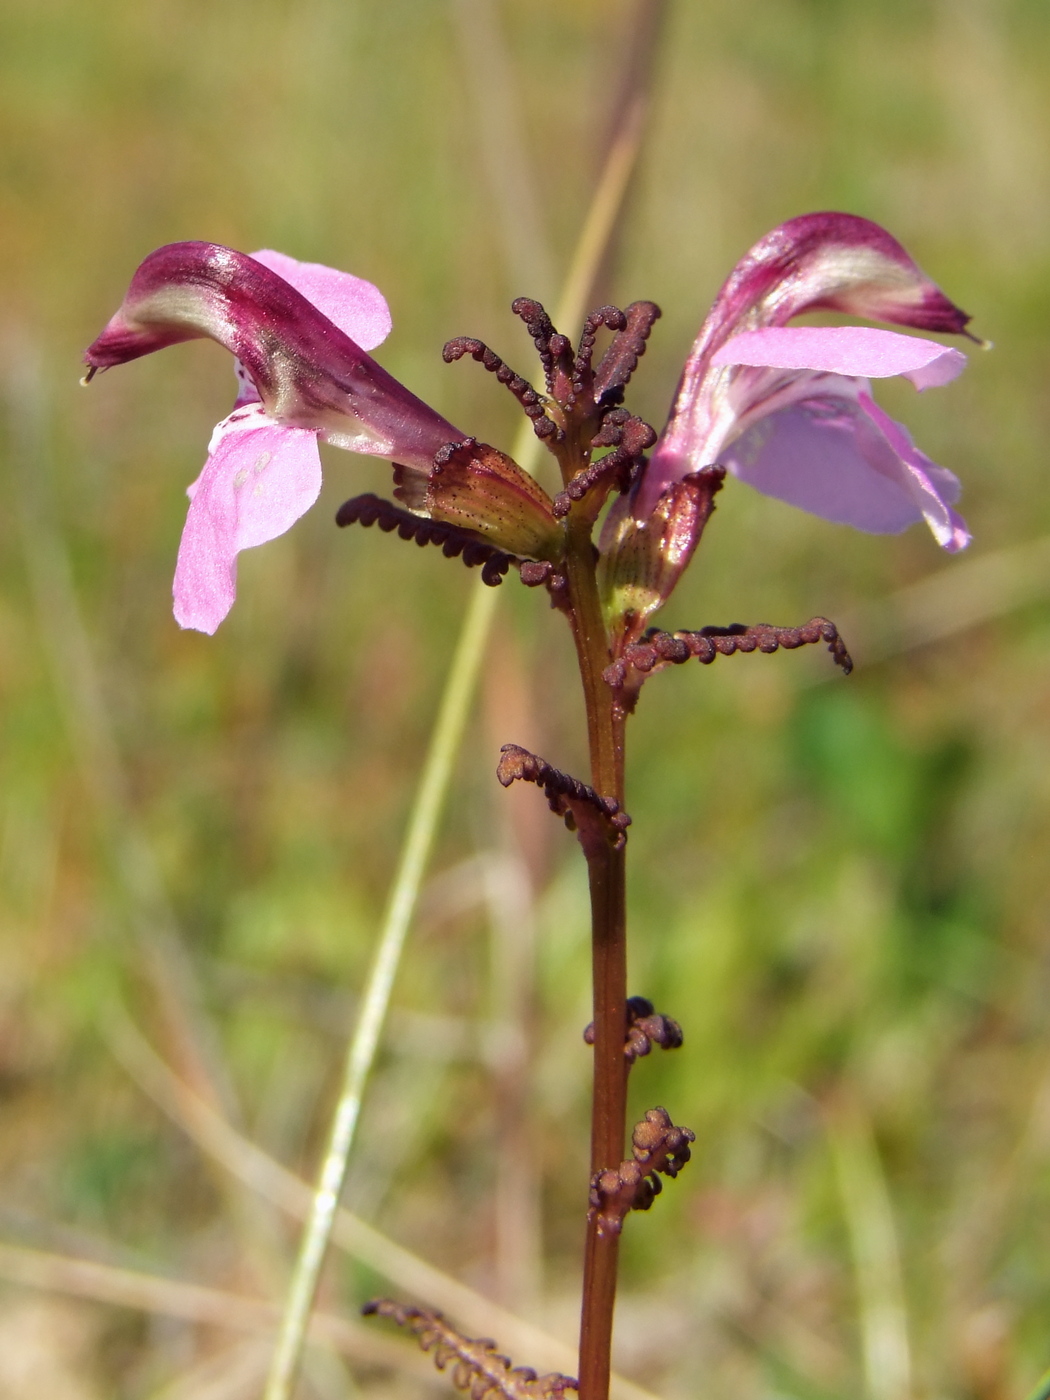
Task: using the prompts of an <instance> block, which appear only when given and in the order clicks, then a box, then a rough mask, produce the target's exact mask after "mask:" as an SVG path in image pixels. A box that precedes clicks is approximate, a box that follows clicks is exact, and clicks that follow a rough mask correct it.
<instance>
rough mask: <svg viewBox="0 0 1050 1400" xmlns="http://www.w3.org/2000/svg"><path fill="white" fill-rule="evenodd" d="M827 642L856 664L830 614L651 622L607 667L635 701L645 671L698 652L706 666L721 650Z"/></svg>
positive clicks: (845, 664) (611, 681)
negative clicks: (710, 623)
mask: <svg viewBox="0 0 1050 1400" xmlns="http://www.w3.org/2000/svg"><path fill="white" fill-rule="evenodd" d="M816 642H826V643H827V647H828V651H829V653H830V655H831V659H832V660H833V661H834V663H835V665H836V666H838V667H839V668H840V669H841V670H842V672H843V674H844V675H847V676H848V675H849V674H850V672H851V671H852V670H853V658H852V657H851V656H850V654H849V652H848V651H847V650H846V644H845V642H844V641H843V640H842V638H841V637H840V636H839V631H838V628H837V627H836V626H835V624H834V623H833V622H829V621H828V619H827V618H826V617H811V618H810V620H809V621H808V622H806V623H803V625H802V626H801V627H774V626H773V625H772V624H771V623H768V622H756V623H754V624H753V625H752V626H750V627H748V626H746V625H745V624H744V623H742V622H734V623H732V624H731V625H730V626H729V627H702V628H701V629H700V631H699V632H661V631H659V630H658V629H657V628H655V627H651V628H650V629H649V631H648V632H646V633H645V635H644V636H643V637H642V638H641V640H640V641H637V642H631V643H629V644H628V645H627V646H625V647H624V649H623V653H622V655H621V656H619V657H618V658H617V660H616V661H614V662H613V663H612V664H611V665H610V666H607V667H606V669H605V672H604V679H605V682H606V684H607V685H610V686H612V688H613V689H614V690H620V691H624V692H625V698H626V699H629V701H630V706H632V707H633V705H634V703H635V701H636V699H637V693H638V690H639V689H640V688H641V684H642V682H643V681H644V680H645V678H646V676H649V675H651V674H652V673H653V672H654V671H659V670H663V668H664V667H665V666H681V665H682V663H683V662H685V661H688V660H689V658H690V657H693V656H695V657H696V659H697V661H699V662H700V665H701V666H710V664H711V662H712V661H713V660H714V659H715V657H716V656H734V655H735V654H736V653H737V652H738V651H739V652H748V653H749V652H752V651H761V652H764V653H766V654H767V655H768V654H769V653H771V652H774V651H779V650H780V648H781V647H783V649H784V650H785V651H794V650H795V649H796V648H797V647H801V646H812V645H813V644H814V643H816Z"/></svg>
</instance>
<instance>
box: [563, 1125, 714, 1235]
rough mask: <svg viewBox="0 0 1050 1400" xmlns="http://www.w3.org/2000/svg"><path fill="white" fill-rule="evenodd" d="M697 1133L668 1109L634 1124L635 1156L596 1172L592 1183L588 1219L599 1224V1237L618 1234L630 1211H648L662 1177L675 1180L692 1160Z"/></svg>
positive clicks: (659, 1186)
mask: <svg viewBox="0 0 1050 1400" xmlns="http://www.w3.org/2000/svg"><path fill="white" fill-rule="evenodd" d="M695 1141H696V1134H695V1133H694V1132H692V1131H691V1130H690V1129H689V1128H679V1127H676V1126H675V1124H674V1123H672V1122H671V1117H670V1114H669V1113H668V1112H667V1109H666V1108H650V1109H647V1110H646V1114H645V1117H644V1118H643V1119H642V1120H641V1122H640V1123H636V1124H635V1128H634V1132H633V1134H632V1137H631V1143H632V1147H633V1149H634V1155H633V1156H632V1157H630V1158H628V1160H627V1161H625V1162H621V1163H620V1165H619V1167H616V1168H614V1167H609V1168H607V1169H606V1170H605V1171H600V1172H596V1173H595V1175H594V1177H593V1178H592V1180H591V1196H590V1210H589V1211H588V1219H590V1220H594V1221H596V1222H597V1226H598V1234H599V1235H604V1236H609V1235H618V1234H619V1233H620V1231H621V1230H622V1229H623V1222H624V1217H625V1216H626V1215H627V1212H628V1211H631V1210H648V1209H649V1207H650V1206H651V1205H652V1203H653V1201H654V1200H655V1199H656V1197H657V1196H658V1195H659V1194H660V1191H661V1182H660V1175H663V1176H667V1177H670V1178H671V1179H672V1180H674V1178H675V1177H676V1176H677V1175H678V1173H679V1172H680V1171H681V1170H682V1168H683V1167H684V1166H685V1164H686V1163H687V1162H688V1161H689V1158H690V1155H691V1153H690V1146H691V1144H692V1143H694V1142H695Z"/></svg>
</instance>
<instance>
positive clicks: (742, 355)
mask: <svg viewBox="0 0 1050 1400" xmlns="http://www.w3.org/2000/svg"><path fill="white" fill-rule="evenodd" d="M822 309H826V310H834V311H845V312H850V313H853V314H859V315H861V316H864V317H867V318H869V319H872V320H880V321H890V322H893V323H895V324H897V325H903V326H910V327H914V328H916V329H918V330H931V331H947V332H951V333H955V334H966V331H965V327H966V323H967V321H968V320H969V317H968V316H967V315H966V314H965V313H964V312H962V311H960V310H959V308H958V307H957V306H955V305H953V303H952V302H950V301H949V300H948V298H947V297H946V296H945V295H944V293H943V292H942V291H941V290H940V288H938V287H937V286H936V285H935V284H934V283H933V282H931V281H930V279H929V278H928V277H927V276H926V275H925V274H924V273H923V272H922V271H921V269H920V268H919V267H918V266H917V265H916V264H915V263H914V262H913V261H912V259H911V258H910V257H909V256H908V254H907V253H906V252H905V251H904V249H903V248H902V247H901V245H900V244H899V243H898V242H897V241H896V240H895V239H894V238H892V237H891V236H890V235H889V234H888V233H887V232H886V231H885V229H882V228H880V227H879V226H878V225H877V224H873V223H871V222H870V221H869V220H867V219H861V218H857V217H856V216H854V215H851V214H807V215H804V216H803V217H801V218H797V219H791V220H789V221H788V222H787V223H785V224H781V225H780V227H779V228H776V229H774V230H773V232H772V233H769V234H767V235H766V237H765V238H763V239H762V240H761V241H760V242H758V243H756V244H755V246H754V247H753V248H752V249H751V251H750V252H749V253H748V254H747V255H746V256H745V257H744V258H743V259H742V260H741V262H739V263H738V264H737V266H736V268H735V269H734V271H733V272H732V274H731V275H730V277H729V279H728V281H727V282H726V283H725V286H724V287H723V288H722V290H721V292H720V293H719V295H718V297H717V299H716V301H715V304H714V306H713V307H712V309H711V312H710V314H709V315H708V317H707V320H706V321H705V322H704V324H703V326H702V328H701V330H700V334H699V336H698V337H697V340H696V342H695V344H694V346H693V349H692V351H691V352H690V355H689V358H688V359H687V361H686V364H685V368H684V370H683V372H682V377H681V380H680V381H679V385H678V390H677V392H676V395H675V399H674V402H673V404H672V407H671V413H670V417H669V419H668V422H667V426H666V427H665V428H664V431H663V433H662V434H661V436H660V439H659V441H658V443H657V445H656V448H655V450H654V452H653V455H652V458H651V460H650V462H649V465H648V467H647V469H646V471H645V473H644V476H643V477H642V479H641V481H640V483H639V486H638V488H637V491H636V493H635V499H634V501H633V503H632V512H633V514H634V516H635V518H636V519H639V520H643V519H645V518H647V517H648V515H649V514H650V512H651V511H652V509H653V508H654V506H655V505H656V502H657V501H658V500H659V498H660V496H661V494H662V493H663V492H664V491H665V490H666V489H667V487H668V486H670V485H671V484H672V483H674V482H676V481H680V480H681V479H682V478H683V477H685V476H686V475H687V474H688V473H690V472H695V471H697V470H699V469H700V468H702V467H705V466H712V465H715V464H718V465H721V466H724V467H727V468H728V469H729V471H731V472H732V473H733V474H734V475H735V476H738V477H740V478H741V480H743V481H747V482H749V483H750V484H751V485H752V486H754V487H755V488H756V489H757V490H759V491H762V492H764V493H765V494H766V495H768V496H776V497H777V498H778V499H780V500H783V501H788V502H790V503H791V504H792V505H796V506H799V507H801V508H802V509H803V510H807V511H809V512H810V513H811V514H814V515H819V516H822V517H823V518H824V519H826V520H833V521H837V522H839V523H842V524H846V525H852V526H854V527H855V528H856V529H859V530H867V531H870V532H872V533H875V534H896V533H897V532H898V531H900V530H903V529H905V528H906V527H907V526H908V525H910V524H912V523H913V522H915V521H918V520H922V519H925V520H926V522H927V523H928V524H929V526H930V529H931V530H932V531H933V534H934V536H935V538H936V539H937V542H938V543H939V544H941V545H943V546H944V548H945V549H948V550H951V551H955V550H958V549H962V548H964V547H965V545H966V544H967V543H968V542H969V538H970V536H969V533H968V532H967V529H966V525H965V523H964V521H963V520H962V518H961V516H959V515H958V514H957V513H956V511H955V510H954V509H953V506H954V505H955V502H956V501H957V500H958V497H959V482H958V481H957V479H956V478H955V477H954V476H953V475H952V473H951V472H949V471H947V470H946V469H945V468H944V467H939V466H937V464H936V463H934V462H931V461H930V459H929V458H928V457H926V456H925V455H924V454H923V453H922V452H920V451H919V450H918V448H916V447H915V445H914V444H913V443H912V440H911V438H910V436H909V435H908V433H907V431H906V430H905V429H904V428H903V427H901V425H900V424H899V423H895V422H894V421H893V420H892V419H891V418H889V417H888V416H887V415H886V414H885V413H883V411H882V410H881V409H880V408H879V407H878V406H877V405H876V404H875V402H874V400H873V398H872V393H871V384H870V380H871V379H874V378H885V377H888V376H891V375H903V376H904V377H905V378H907V379H910V380H911V382H912V383H913V384H914V385H915V387H916V388H917V389H925V388H928V387H930V386H931V385H939V384H946V383H948V381H949V380H951V379H954V378H955V376H956V375H957V374H959V373H960V371H961V370H962V368H963V366H964V365H965V363H966V357H965V356H964V355H962V354H960V352H959V351H958V350H952V349H949V348H947V347H945V346H943V345H940V344H937V343H936V342H934V341H930V340H924V339H919V338H917V337H914V336H903V335H898V334H896V333H894V332H892V331H883V330H871V329H864V328H861V327H852V326H846V327H830V328H825V327H820V328H818V327H805V328H800V327H790V328H789V327H787V326H785V322H787V321H789V320H791V318H792V317H794V316H797V315H799V314H800V313H802V312H805V311H815V310H822Z"/></svg>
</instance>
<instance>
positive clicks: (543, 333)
mask: <svg viewBox="0 0 1050 1400" xmlns="http://www.w3.org/2000/svg"><path fill="white" fill-rule="evenodd" d="M510 309H511V310H512V311H513V312H514V314H515V316H520V317H521V319H522V320H523V321H524V322H525V327H526V329H527V330H528V332H529V335H531V336H532V339H533V343H534V344H535V346H536V354H537V355H539V357H540V364H541V365H542V366H543V373H544V377H545V379H546V382H547V392H548V393H550V391H551V389H552V388H553V387H554V355H553V353H552V351H551V338H552V337H553V336H554V334H555V331H554V324H553V322H552V321H551V318H550V317H549V316H548V315H547V312H546V310H545V309H544V307H543V304H542V302H538V301H533V299H532V298H531V297H516V298H515V299H514V301H512V302H511V304H510Z"/></svg>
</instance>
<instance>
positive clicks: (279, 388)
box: [85, 243, 465, 633]
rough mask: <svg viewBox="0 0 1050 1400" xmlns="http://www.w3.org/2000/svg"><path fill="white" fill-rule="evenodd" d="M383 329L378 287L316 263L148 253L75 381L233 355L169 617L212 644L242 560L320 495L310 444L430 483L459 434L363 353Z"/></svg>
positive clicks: (203, 248) (193, 491)
mask: <svg viewBox="0 0 1050 1400" xmlns="http://www.w3.org/2000/svg"><path fill="white" fill-rule="evenodd" d="M389 330H390V312H389V310H388V308H387V304H386V301H385V300H384V298H383V296H382V294H381V293H380V291H379V290H378V288H376V287H374V286H373V285H372V284H371V283H370V282H366V281H364V280H363V279H361V278H359V277H353V276H351V275H350V274H349V273H346V272H338V271H336V270H335V269H334V268H329V267H324V266H323V265H321V264H319V263H301V262H297V261H296V260H295V259H294V258H289V257H286V256H285V255H284V254H283V253H276V252H273V251H272V250H269V249H266V250H263V251H261V252H258V253H255V254H253V255H251V256H248V254H246V253H238V252H236V251H235V250H234V249H232V248H224V247H221V246H220V245H218V244H214V243H171V244H168V245H167V246H166V247H164V248H158V249H157V251H156V252H154V253H151V254H150V256H149V257H148V258H146V260H145V261H144V262H143V263H142V264H141V266H140V267H139V268H138V270H137V271H136V273H135V275H134V277H133V278H132V281H131V285H130V287H129V288H128V291H127V295H126V296H125V298H124V301H123V304H122V305H121V308H120V310H119V311H118V312H117V314H116V315H115V316H114V317H113V318H112V319H111V320H110V322H109V324H108V325H107V326H106V328H105V330H104V331H103V332H102V334H101V335H100V336H99V337H98V339H97V340H96V341H94V343H93V344H92V345H91V346H89V348H88V350H87V352H86V355H85V361H86V363H87V365H88V375H87V378H88V379H90V378H91V377H92V375H94V374H95V373H96V371H98V370H104V369H109V368H111V367H112V366H113V365H119V364H124V363H126V362H127V361H128V360H134V359H137V358H138V357H139V356H141V355H148V354H150V353H152V352H153V351H154V350H162V349H164V348H165V347H166V346H169V345H175V344H178V343H179V342H181V341H184V340H195V339H199V338H202V337H208V338H210V339H212V340H215V341H218V343H219V344H220V345H223V346H225V348H226V349H227V350H229V351H230V352H231V353H232V354H233V355H235V356H236V371H237V378H238V381H239V384H240V392H239V394H238V397H237V401H236V404H235V405H234V411H233V412H232V413H231V414H230V416H229V417H228V418H226V419H224V420H223V421H222V422H221V423H220V424H218V426H217V427H216V429H215V432H214V433H213V434H212V439H211V442H210V444H209V449H208V454H209V455H208V459H207V461H206V463H205V465H204V470H203V471H202V472H201V474H200V476H199V477H198V479H197V480H196V481H195V482H194V483H193V485H192V486H191V487H190V488H189V493H188V494H189V496H190V509H189V514H188V515H187V519H186V527H185V529H184V531H183V535H182V542H181V544H180V546H179V558H178V564H177V566H176V571H175V586H174V596H175V617H176V620H177V621H178V622H179V624H180V626H182V627H189V628H195V629H196V630H198V631H202V632H209V633H210V632H214V631H215V629H216V628H217V627H218V625H219V623H220V622H221V621H222V620H223V618H224V617H225V616H226V614H227V613H228V612H229V610H230V608H231V607H232V605H233V601H234V598H235V596H236V559H237V554H238V553H239V552H240V550H242V549H249V548H251V547H253V546H255V545H259V544H264V543H265V542H266V541H267V540H271V539H274V538H276V536H278V535H280V534H283V533H284V532H285V531H286V530H287V529H289V528H290V527H291V525H293V524H294V522H295V521H296V520H298V518H299V516H301V515H302V514H303V513H304V512H305V511H307V510H308V509H309V508H310V506H311V505H313V503H314V501H315V500H316V499H317V496H318V493H319V492H320V489H321V461H320V457H319V455H318V451H317V440H318V438H323V439H324V440H325V441H327V442H330V443H332V444H333V445H334V446H336V447H342V448H346V449H347V450H349V451H351V452H363V453H367V454H370V455H373V456H378V457H385V458H387V459H389V460H391V461H397V462H399V463H401V464H402V465H403V466H405V467H407V468H408V469H409V470H410V471H416V472H421V473H426V472H429V470H430V468H431V465H432V463H433V459H434V456H435V454H436V453H437V452H438V450H439V449H440V448H442V447H444V446H446V445H447V444H449V443H455V442H460V441H462V440H463V438H464V436H465V435H464V434H463V433H461V432H460V431H459V429H458V428H455V427H453V426H452V424H451V423H449V422H447V421H446V420H445V419H444V418H442V417H441V415H440V414H438V413H435V412H434V410H433V409H432V408H430V407H428V406H427V404H425V403H423V401H422V400H421V399H418V398H416V396H415V395H414V394H412V393H410V392H409V390H408V389H406V388H405V387H404V385H403V384H400V383H399V382H398V381H397V380H396V379H395V378H394V377H393V376H392V375H390V374H388V373H387V371H386V370H385V369H383V368H382V366H381V365H379V364H377V363H376V361H375V360H373V359H372V358H371V357H370V356H369V355H368V354H367V353H366V351H367V350H370V349H372V348H374V347H375V346H376V345H378V344H379V343H380V342H381V341H382V340H383V339H385V337H386V335H387V334H388V333H389Z"/></svg>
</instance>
